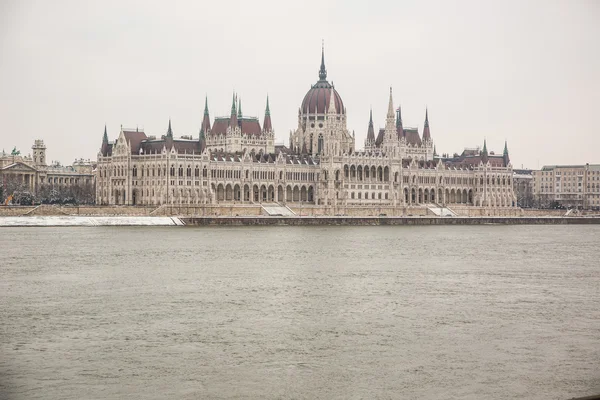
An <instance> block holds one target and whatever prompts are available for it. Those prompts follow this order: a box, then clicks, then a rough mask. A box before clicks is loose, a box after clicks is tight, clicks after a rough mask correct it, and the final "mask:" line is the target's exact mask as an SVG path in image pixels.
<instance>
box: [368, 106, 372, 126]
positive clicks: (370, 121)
mask: <svg viewBox="0 0 600 400" xmlns="http://www.w3.org/2000/svg"><path fill="white" fill-rule="evenodd" d="M369 125H373V107H371V111H370V112H369Z"/></svg>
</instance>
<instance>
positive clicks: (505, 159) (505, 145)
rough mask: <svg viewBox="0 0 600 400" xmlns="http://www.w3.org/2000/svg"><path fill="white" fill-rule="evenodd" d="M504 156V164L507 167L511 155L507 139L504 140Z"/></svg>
mask: <svg viewBox="0 0 600 400" xmlns="http://www.w3.org/2000/svg"><path fill="white" fill-rule="evenodd" d="M502 158H504V166H505V167H507V166H508V164H510V157H509V156H508V146H507V144H506V140H505V141H504V152H503V153H502Z"/></svg>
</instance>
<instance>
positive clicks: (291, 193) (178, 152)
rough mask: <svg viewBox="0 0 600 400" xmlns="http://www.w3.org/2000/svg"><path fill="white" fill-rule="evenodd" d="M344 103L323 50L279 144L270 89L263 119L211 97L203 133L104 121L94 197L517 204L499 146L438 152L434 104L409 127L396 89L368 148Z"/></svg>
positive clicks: (333, 206) (331, 208) (328, 206)
mask: <svg viewBox="0 0 600 400" xmlns="http://www.w3.org/2000/svg"><path fill="white" fill-rule="evenodd" d="M346 123H347V110H346V107H345V106H344V102H343V101H342V97H341V96H340V94H339V93H338V91H337V90H336V88H335V87H334V86H333V85H332V84H331V83H330V82H329V81H328V80H327V70H326V69H325V60H324V54H322V56H321V66H320V69H319V77H318V81H317V82H316V83H315V84H314V85H312V86H311V88H310V90H309V91H308V92H307V93H306V95H305V96H304V98H303V100H302V102H301V104H300V107H299V109H298V125H297V127H296V128H295V130H293V131H291V132H290V136H289V144H288V145H287V146H285V145H277V144H276V143H275V132H274V129H273V126H272V124H271V114H270V109H269V99H268V98H267V100H266V108H265V114H264V119H263V122H262V126H261V124H260V121H259V119H258V118H255V117H248V116H245V115H244V114H243V113H242V107H241V101H240V100H239V99H237V97H236V95H234V96H233V100H232V104H231V113H230V115H229V116H226V117H216V118H214V119H213V120H212V122H211V118H210V114H209V109H208V101H206V103H205V107H204V116H203V119H202V124H201V126H200V130H199V135H198V137H197V138H194V137H191V136H182V137H175V134H174V132H173V129H172V127H171V121H169V125H168V128H167V131H166V134H165V135H162V136H160V137H155V136H150V135H147V134H146V133H145V132H143V131H140V130H138V129H123V128H121V130H120V132H119V135H118V138H117V139H116V140H115V141H110V140H109V138H108V135H107V131H106V127H105V129H104V136H103V139H102V145H101V148H100V152H99V153H98V162H97V169H96V183H97V184H96V203H97V204H106V205H118V204H124V205H154V206H159V205H207V204H224V205H229V204H261V203H263V204H264V203H269V204H274V203H278V204H280V205H296V206H297V205H300V204H302V205H303V206H311V205H313V206H315V207H316V206H320V207H321V208H322V209H324V210H326V213H332V214H333V213H336V212H337V211H336V210H337V209H338V208H341V207H353V206H357V207H374V206H377V207H381V206H382V205H383V206H387V207H412V206H427V205H432V206H437V207H452V205H461V206H473V207H485V208H499V207H504V208H508V207H515V205H516V198H515V194H514V193H513V183H512V177H513V171H512V165H511V163H510V160H509V156H508V149H507V147H506V143H505V147H504V151H503V152H502V154H498V155H496V154H494V153H493V152H488V149H487V145H486V143H485V141H484V142H483V148H481V149H479V148H477V149H471V150H468V149H467V150H465V151H463V152H462V154H460V155H459V154H455V155H454V156H452V157H449V156H440V155H438V154H437V152H436V148H435V145H434V140H433V136H432V133H431V131H430V126H429V118H428V113H427V111H426V112H425V124H424V128H423V131H422V133H419V131H418V129H416V128H410V127H404V125H403V122H402V114H401V110H400V108H397V109H396V108H395V107H394V102H393V99H392V90H391V89H390V95H389V105H388V110H387V115H386V123H385V128H382V129H379V130H378V132H375V129H374V127H373V118H372V111H371V118H370V120H369V122H368V130H367V138H366V140H365V143H364V150H356V141H355V136H354V134H353V133H352V132H351V131H350V130H349V129H348V127H347V125H346Z"/></svg>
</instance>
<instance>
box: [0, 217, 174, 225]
mask: <svg viewBox="0 0 600 400" xmlns="http://www.w3.org/2000/svg"><path fill="white" fill-rule="evenodd" d="M119 225H121V226H137V225H139V226H169V225H183V222H182V221H181V220H180V219H179V218H175V217H83V216H31V217H0V226H119Z"/></svg>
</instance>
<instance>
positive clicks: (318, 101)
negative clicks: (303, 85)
mask: <svg viewBox="0 0 600 400" xmlns="http://www.w3.org/2000/svg"><path fill="white" fill-rule="evenodd" d="M330 97H331V99H332V101H334V102H335V111H336V113H338V114H344V113H345V110H344V103H343V102H342V98H341V97H340V95H339V93H338V92H337V90H335V88H334V87H333V86H331V85H330V84H329V82H326V81H325V82H322V81H319V82H317V84H316V85H313V87H311V88H310V90H309V91H308V92H307V93H306V96H304V100H302V106H301V107H300V109H301V110H302V112H303V113H304V114H314V113H317V114H325V113H327V111H328V110H329V98H330ZM315 109H316V111H315Z"/></svg>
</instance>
